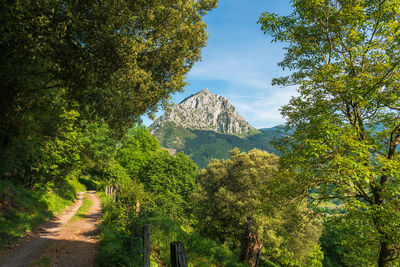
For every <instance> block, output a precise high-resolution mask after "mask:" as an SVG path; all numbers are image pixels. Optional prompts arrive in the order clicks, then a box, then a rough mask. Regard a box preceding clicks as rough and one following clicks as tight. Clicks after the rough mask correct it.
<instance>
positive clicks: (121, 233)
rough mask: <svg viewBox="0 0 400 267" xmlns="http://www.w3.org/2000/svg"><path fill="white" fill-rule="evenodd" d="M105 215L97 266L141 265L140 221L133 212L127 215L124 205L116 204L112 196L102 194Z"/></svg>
mask: <svg viewBox="0 0 400 267" xmlns="http://www.w3.org/2000/svg"><path fill="white" fill-rule="evenodd" d="M100 196H101V199H102V207H103V215H102V224H101V225H100V230H101V234H100V242H99V246H98V253H97V255H96V265H97V266H141V265H142V264H143V263H142V257H141V255H142V249H141V247H142V240H141V237H140V236H141V235H140V233H139V232H140V226H139V222H138V223H137V225H134V220H135V219H137V217H136V216H135V215H134V214H133V213H128V214H131V216H127V213H126V210H125V209H124V207H123V206H122V205H115V203H114V202H113V200H112V199H111V197H107V196H105V195H100Z"/></svg>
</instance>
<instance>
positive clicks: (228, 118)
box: [149, 88, 258, 137]
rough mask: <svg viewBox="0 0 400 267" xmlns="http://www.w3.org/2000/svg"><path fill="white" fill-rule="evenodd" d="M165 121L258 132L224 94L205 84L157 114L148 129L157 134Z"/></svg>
mask: <svg viewBox="0 0 400 267" xmlns="http://www.w3.org/2000/svg"><path fill="white" fill-rule="evenodd" d="M166 122H169V123H171V122H172V123H174V124H176V125H177V126H180V127H182V128H189V129H192V130H212V131H215V132H217V133H223V134H231V135H237V136H241V137H244V136H248V135H250V134H253V133H257V132H258V130H257V129H256V128H254V127H252V126H251V125H250V124H249V123H247V122H246V121H245V120H244V119H243V118H242V117H241V116H240V115H239V114H238V113H237V112H236V110H235V107H234V106H233V105H232V104H231V103H230V102H229V101H228V100H227V99H226V98H224V97H222V96H219V95H215V94H212V93H211V92H210V91H208V89H207V88H206V89H203V90H202V91H200V92H198V93H197V94H195V95H192V96H190V97H188V98H186V99H185V100H183V101H182V102H181V103H180V104H178V105H176V106H175V107H174V108H173V109H172V110H171V112H169V113H166V114H164V115H162V116H161V117H160V118H158V119H157V120H156V121H155V122H154V123H153V124H152V125H151V126H150V127H149V129H150V131H151V133H152V134H155V135H157V133H158V132H159V131H160V130H161V128H162V127H163V126H164V124H165V123H166Z"/></svg>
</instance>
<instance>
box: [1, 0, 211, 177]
mask: <svg viewBox="0 0 400 267" xmlns="http://www.w3.org/2000/svg"><path fill="white" fill-rule="evenodd" d="M216 2H217V0H199V1H197V0H172V1H158V0H150V1H147V0H146V1H145V0H139V1H138V0H117V1H114V0H100V1H94V0H88V1H81V0H78V1H72V0H51V1H50V0H39V1H33V0H28V1H19V0H17V1H1V3H0V9H1V11H2V15H1V17H0V50H1V51H2V52H1V53H0V88H1V90H0V113H1V114H2V116H1V118H0V155H1V158H0V163H1V164H0V169H1V174H0V175H1V176H2V177H14V176H15V174H16V173H18V172H20V171H19V170H20V169H29V168H30V164H29V162H30V161H32V159H31V158H29V159H27V160H26V161H25V162H24V164H22V166H16V165H15V164H14V165H12V166H9V164H8V165H7V164H3V162H5V161H7V160H6V159H7V157H8V156H6V155H10V154H17V155H14V156H15V158H24V157H26V156H25V155H27V154H29V153H27V151H26V149H24V147H30V146H29V145H22V146H21V147H20V148H19V149H15V147H17V146H18V144H21V143H27V144H32V143H33V142H32V141H30V140H35V142H36V143H39V144H40V143H42V142H44V140H48V139H49V138H50V139H52V138H55V137H56V136H57V134H58V129H59V128H60V127H59V126H60V125H62V124H63V123H64V122H63V120H62V119H61V116H62V114H63V113H64V110H66V111H68V112H69V111H71V110H76V111H77V112H78V113H79V116H77V118H79V120H81V119H85V120H87V121H89V122H90V121H98V120H99V121H105V122H106V123H107V124H108V125H109V126H110V129H112V130H113V132H114V135H117V136H122V135H123V134H124V133H125V131H126V129H127V128H129V127H130V126H131V125H132V123H133V122H135V121H137V120H138V118H139V117H140V115H142V114H144V113H146V112H148V113H150V114H152V113H153V112H154V111H155V110H156V109H157V107H159V106H165V105H167V102H168V99H169V96H170V94H171V93H173V92H176V91H180V90H183V87H184V85H185V82H184V78H185V75H186V73H187V72H188V71H189V69H190V68H191V67H192V65H193V63H194V62H196V61H198V60H199V59H200V51H201V48H202V47H204V46H205V43H206V39H207V33H206V24H205V23H204V22H203V21H202V16H204V15H205V14H206V13H207V11H209V10H210V9H212V8H213V7H215V6H216ZM34 144H35V143H34ZM36 150H38V149H36ZM31 151H35V149H31ZM31 154H32V158H34V157H35V155H34V153H31ZM29 155H30V154H29Z"/></svg>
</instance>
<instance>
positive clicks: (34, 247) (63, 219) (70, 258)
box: [0, 191, 101, 267]
mask: <svg viewBox="0 0 400 267" xmlns="http://www.w3.org/2000/svg"><path fill="white" fill-rule="evenodd" d="M95 193H96V192H94V191H90V192H87V197H88V198H89V199H90V200H91V201H92V202H93V205H92V206H91V207H90V209H89V212H88V213H87V214H86V216H85V217H84V218H83V219H81V220H79V221H74V222H68V221H69V220H70V219H71V218H72V217H73V216H74V214H75V213H76V212H77V210H78V209H79V207H80V206H81V205H82V199H83V193H80V194H79V196H78V200H77V201H76V202H75V203H74V205H73V206H72V207H71V208H70V209H68V210H67V211H66V212H64V213H63V214H61V215H59V216H58V217H56V218H55V219H53V220H51V221H49V222H47V223H45V224H44V225H43V227H42V228H41V229H40V231H39V232H37V233H35V234H33V235H32V236H31V237H30V238H27V239H26V240H24V241H22V243H21V244H19V246H18V247H17V248H14V249H12V250H10V251H9V253H8V256H6V257H5V258H4V259H3V260H1V259H0V266H2V267H11V266H12V267H18V266H21V267H25V266H35V265H36V264H35V263H39V262H46V266H48V265H50V266H66V267H67V266H71V267H74V266H93V262H94V255H95V253H96V250H97V236H98V230H97V224H98V223H99V222H100V216H101V201H100V199H99V197H98V196H97V195H96V194H95Z"/></svg>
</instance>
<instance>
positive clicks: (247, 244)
mask: <svg viewBox="0 0 400 267" xmlns="http://www.w3.org/2000/svg"><path fill="white" fill-rule="evenodd" d="M263 245H264V241H262V240H260V239H259V238H258V234H257V231H255V230H254V228H253V220H252V219H251V217H247V228H246V231H245V234H244V236H243V240H242V242H241V252H240V261H241V262H243V263H247V264H249V265H250V266H251V267H256V266H258V263H259V261H260V256H261V250H262V248H263Z"/></svg>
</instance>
